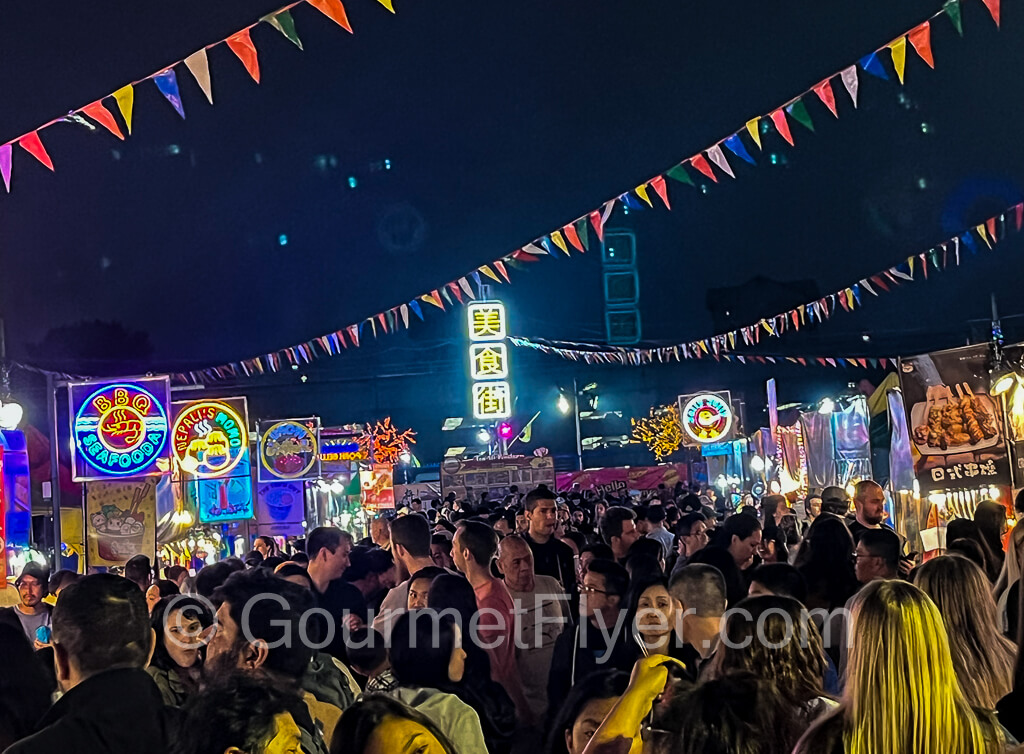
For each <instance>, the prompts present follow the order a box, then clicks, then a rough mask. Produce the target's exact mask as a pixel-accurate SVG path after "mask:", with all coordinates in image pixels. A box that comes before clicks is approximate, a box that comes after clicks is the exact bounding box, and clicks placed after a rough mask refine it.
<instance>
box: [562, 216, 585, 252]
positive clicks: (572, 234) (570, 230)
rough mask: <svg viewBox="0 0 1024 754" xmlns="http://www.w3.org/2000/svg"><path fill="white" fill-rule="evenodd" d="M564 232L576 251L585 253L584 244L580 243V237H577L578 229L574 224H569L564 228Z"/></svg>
mask: <svg viewBox="0 0 1024 754" xmlns="http://www.w3.org/2000/svg"><path fill="white" fill-rule="evenodd" d="M562 232H563V233H565V237H566V238H568V239H569V243H571V244H572V245H573V246H575V247H576V251H580V252H582V251H583V244H581V243H580V237H579V235H577V233H576V228H575V227H574V226H573V224H572V223H569V224H568V225H566V226H565V227H564V228H562Z"/></svg>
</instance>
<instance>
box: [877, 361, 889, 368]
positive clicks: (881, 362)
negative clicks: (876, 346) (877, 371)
mask: <svg viewBox="0 0 1024 754" xmlns="http://www.w3.org/2000/svg"><path fill="white" fill-rule="evenodd" d="M886 361H888V359H879V360H878V363H879V364H881V365H882V369H885V366H886V364H885V362H886Z"/></svg>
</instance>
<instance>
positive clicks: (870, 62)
mask: <svg viewBox="0 0 1024 754" xmlns="http://www.w3.org/2000/svg"><path fill="white" fill-rule="evenodd" d="M860 67H861V68H863V69H864V70H865V71H867V72H868V73H870V74H871V75H872V76H877V77H878V78H880V79H883V80H884V81H888V80H889V74H888V73H886V72H885V68H884V67H883V66H882V61H881V60H879V59H878V53H875V52H873V53H871V54H870V55H865V56H864V57H862V58H861V59H860Z"/></svg>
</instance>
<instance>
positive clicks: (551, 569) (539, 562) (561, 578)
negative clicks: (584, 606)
mask: <svg viewBox="0 0 1024 754" xmlns="http://www.w3.org/2000/svg"><path fill="white" fill-rule="evenodd" d="M523 539H525V540H526V543H527V544H528V545H529V546H530V550H532V551H533V570H534V572H535V573H537V574H538V575H541V576H550V577H551V578H553V579H555V580H556V581H557V582H558V583H559V584H561V585H562V588H563V589H565V590H566V591H567V592H569V593H572V592H573V591H574V590H575V589H576V564H575V562H574V560H573V555H572V549H571V548H570V547H569V545H567V544H565V543H564V542H559V541H558V540H557V539H555V538H554V537H551V539H549V540H548V541H547V542H544V543H543V544H542V543H540V542H536V541H534V539H533V538H532V537H531V536H530V534H529V533H526V534H524V535H523Z"/></svg>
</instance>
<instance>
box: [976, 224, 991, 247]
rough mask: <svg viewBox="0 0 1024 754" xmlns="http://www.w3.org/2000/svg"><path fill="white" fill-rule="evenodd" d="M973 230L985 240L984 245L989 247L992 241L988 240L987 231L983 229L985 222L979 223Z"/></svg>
mask: <svg viewBox="0 0 1024 754" xmlns="http://www.w3.org/2000/svg"><path fill="white" fill-rule="evenodd" d="M975 230H976V231H978V235H979V236H981V240H982V241H984V242H985V245H986V246H988V247H989V248H990V249H991V248H992V242H991V241H989V240H988V232H987V231H986V230H985V223H982V224H981V225H979V226H978V227H977V228H975Z"/></svg>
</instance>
